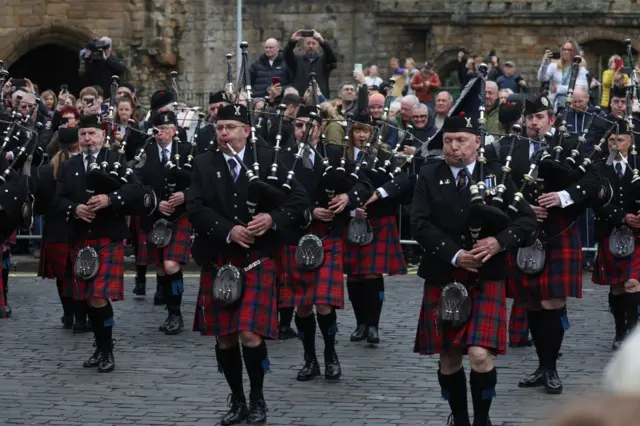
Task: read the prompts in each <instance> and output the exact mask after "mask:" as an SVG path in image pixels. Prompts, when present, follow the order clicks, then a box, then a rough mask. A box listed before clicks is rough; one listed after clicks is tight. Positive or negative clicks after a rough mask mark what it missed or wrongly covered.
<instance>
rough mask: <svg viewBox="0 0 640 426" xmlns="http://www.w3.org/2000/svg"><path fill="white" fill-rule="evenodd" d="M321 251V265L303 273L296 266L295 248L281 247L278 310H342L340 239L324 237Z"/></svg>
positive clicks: (342, 277) (342, 287)
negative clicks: (313, 307)
mask: <svg viewBox="0 0 640 426" xmlns="http://www.w3.org/2000/svg"><path fill="white" fill-rule="evenodd" d="M322 247H323V248H324V262H323V264H322V266H321V267H320V268H319V269H317V270H315V271H311V272H304V271H302V270H301V269H300V268H298V266H297V265H296V246H289V245H285V246H284V247H283V249H282V250H281V251H280V253H281V255H280V256H279V258H280V263H281V264H282V265H283V270H284V281H283V282H282V285H281V286H280V302H279V305H278V307H279V308H292V307H296V306H310V305H328V306H333V307H334V308H337V309H342V308H343V307H344V274H343V271H342V259H343V255H342V238H340V237H326V238H325V239H324V240H323V241H322Z"/></svg>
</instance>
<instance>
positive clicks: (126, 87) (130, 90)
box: [117, 82, 146, 122]
mask: <svg viewBox="0 0 640 426" xmlns="http://www.w3.org/2000/svg"><path fill="white" fill-rule="evenodd" d="M117 93H118V95H117V98H118V99H120V98H122V97H124V96H128V97H130V98H131V99H133V104H134V105H135V107H136V110H135V111H134V112H133V115H132V118H133V119H134V120H136V121H138V122H139V121H140V120H142V117H144V116H145V114H146V111H145V110H144V109H143V108H142V107H141V106H140V105H139V104H138V97H137V96H136V87H135V86H134V85H133V84H131V83H129V82H127V83H122V84H121V85H120V86H119V87H118V92H117Z"/></svg>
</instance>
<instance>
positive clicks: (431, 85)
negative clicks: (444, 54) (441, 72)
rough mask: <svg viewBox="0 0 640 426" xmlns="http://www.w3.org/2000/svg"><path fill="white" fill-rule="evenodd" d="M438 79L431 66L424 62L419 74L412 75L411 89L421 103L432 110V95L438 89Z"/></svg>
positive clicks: (429, 63) (439, 84)
mask: <svg viewBox="0 0 640 426" xmlns="http://www.w3.org/2000/svg"><path fill="white" fill-rule="evenodd" d="M441 85H442V83H440V77H439V76H438V73H436V72H435V71H434V70H433V64H432V63H431V62H426V63H425V64H424V66H423V67H422V70H420V72H418V73H416V74H414V76H413V79H412V80H411V87H412V88H413V89H414V90H415V93H416V96H417V97H418V99H419V100H420V102H421V103H423V104H425V105H427V106H428V107H429V109H430V110H433V94H434V93H435V92H436V91H437V90H438V89H439V88H440V86H441Z"/></svg>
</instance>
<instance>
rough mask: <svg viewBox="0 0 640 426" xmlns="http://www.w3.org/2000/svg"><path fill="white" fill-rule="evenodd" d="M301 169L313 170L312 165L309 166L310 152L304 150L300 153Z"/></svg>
mask: <svg viewBox="0 0 640 426" xmlns="http://www.w3.org/2000/svg"><path fill="white" fill-rule="evenodd" d="M302 167H304V168H305V169H313V164H311V151H310V150H308V149H305V150H304V152H303V153H302Z"/></svg>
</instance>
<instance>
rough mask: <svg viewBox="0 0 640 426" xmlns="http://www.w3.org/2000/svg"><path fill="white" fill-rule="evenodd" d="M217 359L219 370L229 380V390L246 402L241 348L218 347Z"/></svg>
mask: <svg viewBox="0 0 640 426" xmlns="http://www.w3.org/2000/svg"><path fill="white" fill-rule="evenodd" d="M216 359H217V360H218V368H219V369H220V370H221V371H222V373H223V374H224V378H225V379H227V383H228V384H229V389H231V392H232V393H233V395H234V397H235V398H237V399H239V400H241V401H245V400H246V399H245V396H244V387H243V386H242V354H241V353H240V346H239V345H236V346H234V347H232V348H227V349H221V348H220V347H219V346H218V345H216Z"/></svg>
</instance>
